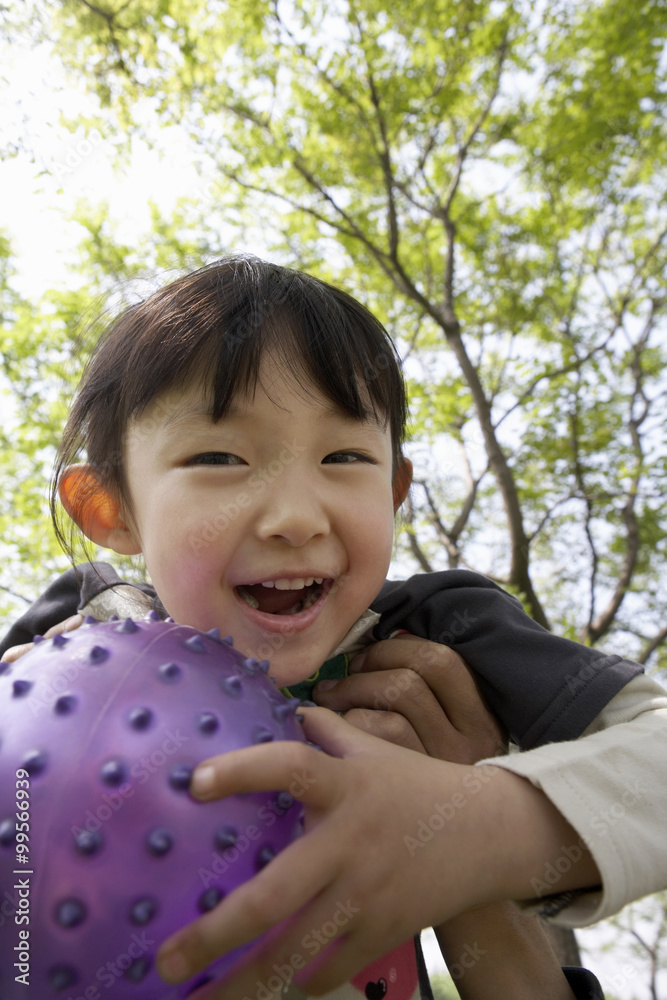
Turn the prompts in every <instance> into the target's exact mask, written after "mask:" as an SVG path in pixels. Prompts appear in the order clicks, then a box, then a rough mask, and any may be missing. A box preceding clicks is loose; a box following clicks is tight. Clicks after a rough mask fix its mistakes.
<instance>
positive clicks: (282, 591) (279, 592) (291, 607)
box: [234, 577, 332, 615]
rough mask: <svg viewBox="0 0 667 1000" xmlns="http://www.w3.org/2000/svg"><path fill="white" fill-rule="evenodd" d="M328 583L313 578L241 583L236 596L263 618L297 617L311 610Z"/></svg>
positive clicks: (329, 581)
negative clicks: (302, 612) (268, 616)
mask: <svg viewBox="0 0 667 1000" xmlns="http://www.w3.org/2000/svg"><path fill="white" fill-rule="evenodd" d="M331 583H332V581H331V580H325V579H324V578H322V579H319V578H313V577H309V578H308V579H305V580H303V579H301V580H275V581H271V582H270V583H253V584H240V585H239V586H238V587H235V588H234V589H235V590H236V593H237V594H238V596H239V597H240V598H241V600H243V601H245V603H246V604H248V605H249V606H250V607H251V608H256V609H257V610H258V611H261V612H263V613H264V614H266V615H298V614H299V612H301V611H305V610H306V609H307V608H311V607H312V606H313V604H315V602H316V601H318V600H319V599H320V597H322V595H323V594H325V593H326V591H327V590H328V589H329V587H330V586H331Z"/></svg>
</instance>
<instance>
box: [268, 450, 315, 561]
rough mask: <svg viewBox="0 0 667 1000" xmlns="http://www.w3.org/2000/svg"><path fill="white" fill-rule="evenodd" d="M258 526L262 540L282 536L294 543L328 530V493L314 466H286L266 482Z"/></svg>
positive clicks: (303, 543) (289, 543)
mask: <svg viewBox="0 0 667 1000" xmlns="http://www.w3.org/2000/svg"><path fill="white" fill-rule="evenodd" d="M255 530H256V533H257V537H258V538H260V539H261V540H262V541H269V540H270V539H280V540H282V541H284V542H286V543H287V544H288V545H292V546H295V547H297V546H301V545H305V544H306V542H309V541H310V540H311V539H312V538H316V537H324V536H325V535H328V534H329V531H330V522H329V515H328V512H327V505H326V497H325V496H324V495H321V490H320V489H318V484H317V483H316V476H314V475H313V473H312V471H311V470H305V469H302V470H298V469H295V468H293V467H290V466H286V467H285V468H283V469H282V470H281V471H280V472H279V473H278V475H277V476H276V477H275V479H273V481H272V482H270V483H269V484H267V488H266V491H265V495H264V500H263V502H262V503H261V506H260V509H259V510H258V513H257V520H256V528H255Z"/></svg>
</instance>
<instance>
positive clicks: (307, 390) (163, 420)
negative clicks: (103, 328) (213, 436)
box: [133, 362, 388, 433]
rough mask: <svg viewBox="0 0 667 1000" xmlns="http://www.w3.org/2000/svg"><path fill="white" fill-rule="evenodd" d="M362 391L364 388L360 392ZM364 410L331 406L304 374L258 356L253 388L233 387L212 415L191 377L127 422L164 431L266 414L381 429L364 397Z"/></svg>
mask: <svg viewBox="0 0 667 1000" xmlns="http://www.w3.org/2000/svg"><path fill="white" fill-rule="evenodd" d="M363 395H366V393H363ZM363 402H364V404H365V406H366V408H367V416H366V417H363V418H359V417H356V416H354V415H352V414H351V413H349V412H348V411H346V410H344V409H343V408H342V407H340V406H337V405H336V403H335V402H334V401H332V400H331V399H329V398H328V397H327V396H325V395H324V394H323V393H322V392H321V391H320V389H319V388H318V387H317V386H316V385H315V384H314V383H313V382H312V381H311V380H310V379H304V378H302V377H301V376H299V375H297V374H296V373H295V372H292V371H287V370H286V369H285V368H284V366H282V365H276V364H273V363H270V362H263V363H262V366H261V370H260V373H259V377H258V379H257V381H256V383H255V385H254V386H253V388H252V389H251V390H250V389H249V390H247V391H238V392H236V393H235V394H234V395H233V396H232V399H231V402H230V403H229V405H228V406H227V407H226V409H225V411H224V413H223V414H222V416H221V417H220V418H219V419H218V420H214V417H213V391H212V390H211V389H210V388H208V387H207V386H205V385H203V384H202V383H201V382H191V383H190V384H188V385H187V386H186V387H184V388H182V389H170V390H166V391H164V392H163V393H160V394H159V395H158V396H156V397H155V399H154V400H152V402H151V403H150V404H149V405H148V406H147V407H146V409H145V410H144V412H143V413H142V414H141V415H140V416H139V417H138V418H137V420H135V421H134V422H133V423H135V424H136V425H141V424H144V425H145V424H146V423H148V424H150V426H152V427H154V428H156V427H157V428H160V429H161V430H163V431H164V432H166V433H178V432H187V431H188V430H193V429H200V428H202V427H205V426H209V427H211V426H214V425H216V424H220V423H229V422H235V423H236V422H238V423H241V422H243V423H247V424H249V425H252V424H253V423H254V422H261V420H262V419H268V420H272V421H276V422H277V423H280V422H281V417H282V418H284V419H285V420H288V419H290V418H291V417H294V416H295V415H297V416H301V417H303V416H304V415H306V416H307V417H309V418H312V419H317V420H324V421H325V423H326V424H331V423H336V424H339V425H340V424H344V425H346V426H348V427H352V426H357V427H365V428H367V429H374V430H379V431H381V432H385V430H387V427H388V423H387V420H386V418H385V417H384V416H383V417H382V419H377V418H376V417H375V416H374V415H373V411H372V405H371V401H370V398H368V399H363Z"/></svg>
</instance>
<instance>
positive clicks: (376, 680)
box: [313, 634, 507, 764]
mask: <svg viewBox="0 0 667 1000" xmlns="http://www.w3.org/2000/svg"><path fill="white" fill-rule="evenodd" d="M325 688H326V689H325ZM313 698H314V700H315V701H317V703H318V704H319V705H323V706H324V707H325V708H331V709H333V710H334V711H337V712H345V720H346V721H347V722H349V723H351V724H352V725H353V726H356V727H357V728H358V729H363V730H364V731H365V732H367V733H371V734H373V735H374V736H379V737H381V738H382V739H385V740H389V742H391V743H396V744H398V745H400V746H404V747H408V748H409V749H412V750H418V751H421V752H422V753H426V754H428V756H429V757H437V758H438V759H439V760H449V761H452V762H454V763H457V764H474V763H475V762H476V761H478V760H482V759H483V758H484V757H494V756H496V755H498V754H501V753H505V752H506V749H507V739H506V736H505V734H504V732H503V729H502V726H501V725H500V723H499V722H498V720H497V719H496V717H495V716H494V715H492V714H491V712H490V711H489V710H488V709H487V708H486V706H485V705H484V702H483V701H482V697H481V695H480V693H479V691H478V689H477V685H476V684H475V681H474V680H473V677H472V675H471V673H470V671H469V670H468V668H467V666H466V664H465V662H464V661H463V660H462V659H461V657H460V656H459V655H458V654H457V653H455V652H454V651H453V650H452V649H449V647H447V646H443V645H441V644H440V643H437V642H430V641H429V640H428V639H420V638H419V637H418V636H413V635H407V634H404V635H400V636H396V638H394V639H385V640H384V641H382V642H378V643H375V644H374V645H372V646H369V647H368V649H367V650H365V651H364V652H363V653H361V654H359V655H358V656H356V657H355V658H354V659H353V660H352V662H351V664H350V675H349V676H348V677H345V678H343V679H342V680H339V681H335V682H328V681H325V682H324V683H320V684H318V685H317V687H316V688H315V691H314V694H313Z"/></svg>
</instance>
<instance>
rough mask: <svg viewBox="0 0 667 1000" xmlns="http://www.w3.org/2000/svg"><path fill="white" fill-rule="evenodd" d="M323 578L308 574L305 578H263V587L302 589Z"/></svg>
mask: <svg viewBox="0 0 667 1000" xmlns="http://www.w3.org/2000/svg"><path fill="white" fill-rule="evenodd" d="M323 580H324V577H323V576H320V577H318V576H309V577H306V578H305V579H304V578H303V577H299V578H297V579H296V580H287V579H286V578H284V577H283V578H282V579H280V580H263V581H262V586H263V587H275V588H276V590H303V588H304V587H310V585H311V584H313V583H322V581H323Z"/></svg>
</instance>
